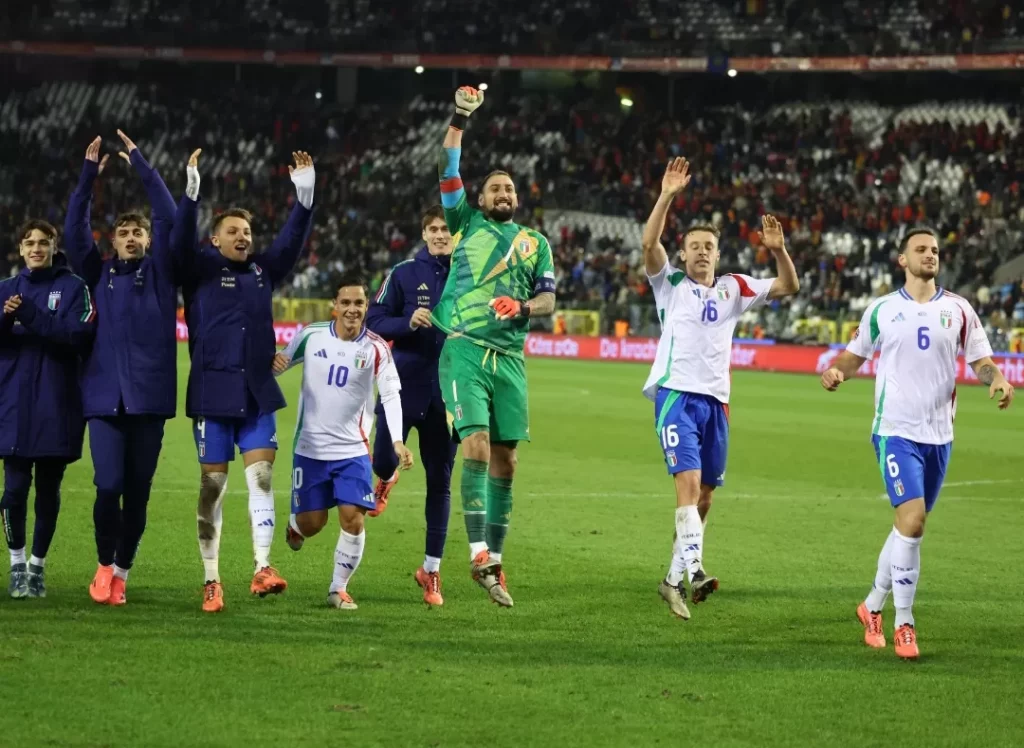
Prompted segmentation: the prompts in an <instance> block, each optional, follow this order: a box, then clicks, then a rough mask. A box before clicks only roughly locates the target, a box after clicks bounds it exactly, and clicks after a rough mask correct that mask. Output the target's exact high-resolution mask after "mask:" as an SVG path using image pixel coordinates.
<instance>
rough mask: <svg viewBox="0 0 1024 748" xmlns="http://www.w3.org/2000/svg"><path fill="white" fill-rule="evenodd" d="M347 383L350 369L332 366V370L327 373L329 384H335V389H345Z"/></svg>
mask: <svg viewBox="0 0 1024 748" xmlns="http://www.w3.org/2000/svg"><path fill="white" fill-rule="evenodd" d="M347 382H348V367H347V366H340V365H339V366H335V365H334V364H331V369H330V371H328V372H327V384H333V385H334V386H335V387H344V386H345V384H346V383H347Z"/></svg>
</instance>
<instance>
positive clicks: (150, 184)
mask: <svg viewBox="0 0 1024 748" xmlns="http://www.w3.org/2000/svg"><path fill="white" fill-rule="evenodd" d="M117 137H119V138H121V142H122V143H124V147H125V149H126V150H127V153H126V152H125V151H121V152H119V153H118V154H117V155H118V156H120V157H121V158H122V159H124V160H125V161H126V162H128V163H129V164H130V165H131V166H132V168H134V169H135V171H136V173H137V174H138V175H139V176H140V177H142V186H143V187H144V188H145V190H146V197H147V198H149V207H150V209H151V210H152V213H153V226H154V231H155V230H156V225H157V224H158V223H164V224H166V226H167V227H168V228H169V227H170V226H171V223H172V222H173V221H174V213H175V204H174V198H173V197H172V196H171V191H170V190H169V189H167V185H166V184H165V183H164V180H163V177H161V176H160V172H159V171H157V170H156V169H154V168H153V167H152V166H150V165H149V162H148V161H146V159H145V157H144V156H143V155H142V151H140V150H139V148H138V146H136V145H135V143H134V142H132V139H131V138H129V137H128V136H127V135H125V134H124V132H122V131H121V130H118V131H117Z"/></svg>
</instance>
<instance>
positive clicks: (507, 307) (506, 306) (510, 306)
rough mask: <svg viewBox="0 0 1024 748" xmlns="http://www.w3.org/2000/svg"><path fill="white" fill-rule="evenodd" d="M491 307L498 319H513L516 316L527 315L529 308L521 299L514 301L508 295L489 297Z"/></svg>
mask: <svg viewBox="0 0 1024 748" xmlns="http://www.w3.org/2000/svg"><path fill="white" fill-rule="evenodd" d="M491 309H493V310H494V316H495V317H497V318H498V319H514V318H516V317H528V316H529V315H530V308H529V307H528V306H526V304H524V303H523V302H521V301H516V300H515V299H513V298H512V297H510V296H499V297H498V298H496V299H491Z"/></svg>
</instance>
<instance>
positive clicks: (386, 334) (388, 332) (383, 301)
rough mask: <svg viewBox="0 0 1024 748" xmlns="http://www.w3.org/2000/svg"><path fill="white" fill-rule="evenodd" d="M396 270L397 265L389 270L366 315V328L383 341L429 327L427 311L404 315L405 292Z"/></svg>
mask: <svg viewBox="0 0 1024 748" xmlns="http://www.w3.org/2000/svg"><path fill="white" fill-rule="evenodd" d="M397 270H398V266H397V265H396V266H395V267H393V268H392V269H391V274H390V275H388V278H387V280H386V281H384V284H383V285H382V286H381V287H380V291H378V292H377V295H376V296H375V297H374V299H373V303H372V304H370V309H369V311H367V313H366V326H367V327H368V328H370V329H371V330H373V331H374V332H375V333H377V334H378V335H380V336H381V337H382V338H384V339H385V340H395V339H397V338H404V337H407V336H409V335H412V334H413V333H414V332H416V330H417V329H418V328H420V327H424V326H426V327H429V326H430V325H431V323H430V310H429V309H424V310H423V312H420V310H419V309H417V310H416V313H415V314H413V315H407V314H406V313H405V292H404V291H402V284H401V283H399V282H398V279H397V278H396V277H395V273H396V271H397Z"/></svg>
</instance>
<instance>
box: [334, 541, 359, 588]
mask: <svg viewBox="0 0 1024 748" xmlns="http://www.w3.org/2000/svg"><path fill="white" fill-rule="evenodd" d="M365 543H366V531H365V530H364V531H363V532H361V533H359V534H358V535H350V534H349V533H347V532H345V531H344V530H342V531H341V535H340V536H338V545H337V546H336V547H335V549H334V577H333V579H331V590H330V591H331V592H338V591H339V590H345V589H347V588H348V582H349V580H350V579H351V578H352V575H353V574H355V573H356V569H358V568H359V562H360V561H362V560H363V546H364V545H365Z"/></svg>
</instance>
